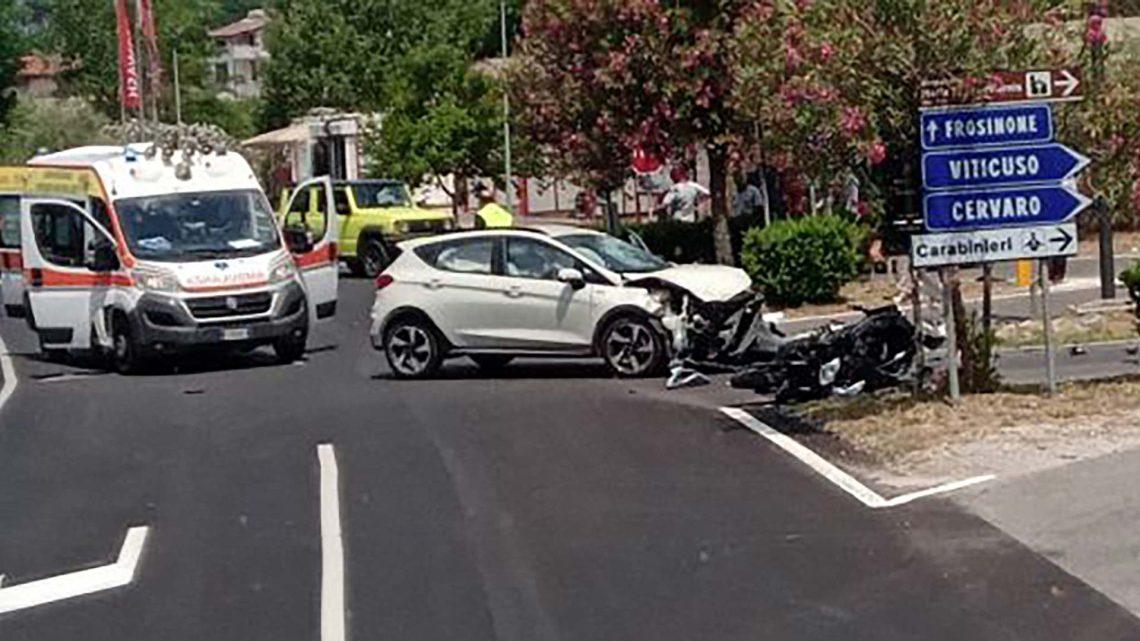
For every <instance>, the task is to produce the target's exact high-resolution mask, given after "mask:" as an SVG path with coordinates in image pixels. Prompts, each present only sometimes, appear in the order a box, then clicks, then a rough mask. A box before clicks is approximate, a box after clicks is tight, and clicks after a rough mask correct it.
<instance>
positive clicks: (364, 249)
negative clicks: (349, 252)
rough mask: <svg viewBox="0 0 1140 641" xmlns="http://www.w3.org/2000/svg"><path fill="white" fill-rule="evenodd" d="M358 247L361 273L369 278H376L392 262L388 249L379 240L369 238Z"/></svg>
mask: <svg viewBox="0 0 1140 641" xmlns="http://www.w3.org/2000/svg"><path fill="white" fill-rule="evenodd" d="M357 246H358V247H359V249H358V250H357V252H356V253H357V260H359V261H360V273H361V274H362V275H364V276H365V277H367V278H376V277H377V276H379V275H380V272H382V271H384V268H385V267H387V266H388V265H389V264H390V263H391V262H392V259H391V257H390V256H389V253H388V248H387V247H386V246H385V245H384V242H383V241H381V240H380V239H378V238H369V239H368V240H365V241H363V242H362V243H360V244H359V245H357Z"/></svg>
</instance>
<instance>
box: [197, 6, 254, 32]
mask: <svg viewBox="0 0 1140 641" xmlns="http://www.w3.org/2000/svg"><path fill="white" fill-rule="evenodd" d="M268 24H269V15H268V14H266V13H265V10H264V9H253V10H251V11H250V12H249V13H248V14H246V16H245V17H244V18H242V19H241V20H238V21H237V22H233V23H230V24H228V25H225V26H224V27H218V28H217V29H211V30H209V31H207V32H206V33H207V34H209V35H210V37H211V38H232V37H234V36H240V35H242V34H243V33H250V32H251V31H261V30H262V29H264V28H265V26H266V25H268Z"/></svg>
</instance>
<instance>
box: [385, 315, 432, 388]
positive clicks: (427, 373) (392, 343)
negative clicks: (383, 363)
mask: <svg viewBox="0 0 1140 641" xmlns="http://www.w3.org/2000/svg"><path fill="white" fill-rule="evenodd" d="M384 355H385V356H386V357H387V358H388V365H389V366H390V367H391V368H392V373H393V374H394V375H395V376H396V377H397V378H429V377H431V376H433V375H435V373H436V372H438V371H439V366H440V364H441V363H442V362H443V349H442V345H441V342H440V340H439V336H438V335H437V334H436V331H435V328H434V327H432V326H431V324H430V323H428V322H427V321H425V320H423V319H421V318H416V317H414V316H409V317H406V318H402V319H397V320H395V321H393V322H392V324H391V325H389V326H388V329H387V330H386V331H385V332H384Z"/></svg>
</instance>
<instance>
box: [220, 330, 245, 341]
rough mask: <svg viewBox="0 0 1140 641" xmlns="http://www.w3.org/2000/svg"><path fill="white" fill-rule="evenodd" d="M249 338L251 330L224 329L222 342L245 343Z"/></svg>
mask: <svg viewBox="0 0 1140 641" xmlns="http://www.w3.org/2000/svg"><path fill="white" fill-rule="evenodd" d="M248 338H249V329H248V328H245V327H239V328H237V329H223V330H222V340H224V341H244V340H246V339H248Z"/></svg>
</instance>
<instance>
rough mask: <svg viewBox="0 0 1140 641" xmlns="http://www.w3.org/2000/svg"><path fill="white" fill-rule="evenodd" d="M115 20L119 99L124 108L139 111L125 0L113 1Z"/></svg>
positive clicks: (133, 47)
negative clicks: (117, 29) (117, 30)
mask: <svg viewBox="0 0 1140 641" xmlns="http://www.w3.org/2000/svg"><path fill="white" fill-rule="evenodd" d="M115 18H116V19H117V21H118V23H119V97H120V99H121V100H122V103H123V107H124V108H126V109H139V108H141V107H142V94H141V87H139V70H138V66H137V65H136V62H137V61H136V60H135V43H134V39H132V38H131V18H130V15H129V14H128V11H127V0H115Z"/></svg>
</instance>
